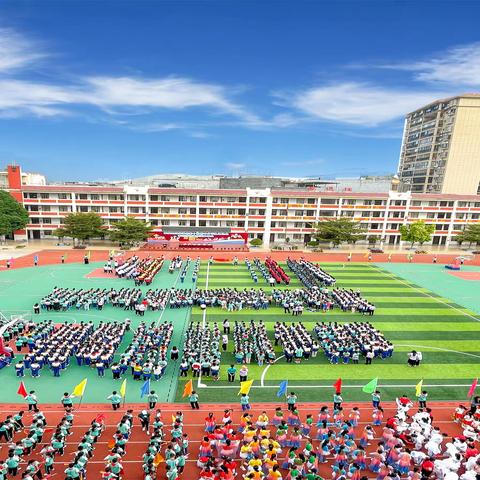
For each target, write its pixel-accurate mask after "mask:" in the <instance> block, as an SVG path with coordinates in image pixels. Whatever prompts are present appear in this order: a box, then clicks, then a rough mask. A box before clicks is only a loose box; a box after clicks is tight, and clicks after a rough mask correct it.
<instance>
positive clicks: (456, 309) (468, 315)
mask: <svg viewBox="0 0 480 480" xmlns="http://www.w3.org/2000/svg"><path fill="white" fill-rule="evenodd" d="M370 267H371V268H372V269H374V268H376V269H377V270H380V271H381V272H382V273H383V274H384V275H387V276H389V277H392V278H393V279H395V280H397V281H398V282H400V283H403V284H404V285H407V286H408V287H410V288H411V289H412V290H416V291H417V292H420V293H422V294H423V295H425V296H426V297H430V298H433V299H434V300H436V301H437V302H439V303H443V304H444V305H446V306H447V307H449V308H451V309H453V310H455V311H457V312H460V313H461V314H462V315H465V316H466V317H470V318H473V320H475V321H476V322H480V318H478V317H475V316H474V315H470V314H469V313H467V312H464V311H463V310H460V309H459V308H457V307H454V306H452V305H450V304H449V303H447V302H444V301H443V300H441V299H439V298H437V297H434V296H433V295H430V294H429V293H427V292H424V291H422V288H418V287H414V286H413V285H411V284H409V283H407V282H406V281H404V280H401V279H400V278H398V277H396V276H395V275H394V274H393V273H390V272H387V271H384V270H382V269H381V268H380V267H378V266H376V265H370Z"/></svg>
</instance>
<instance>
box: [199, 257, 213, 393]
mask: <svg viewBox="0 0 480 480" xmlns="http://www.w3.org/2000/svg"><path fill="white" fill-rule="evenodd" d="M209 276H210V261H208V263H207V274H206V278H205V290H208V278H209ZM197 282H198V279H197ZM206 324H207V309H206V308H205V310H204V311H203V316H202V329H204V328H205V326H206ZM197 388H207V385H205V384H204V383H202V371H201V370H200V375H199V376H198V382H197Z"/></svg>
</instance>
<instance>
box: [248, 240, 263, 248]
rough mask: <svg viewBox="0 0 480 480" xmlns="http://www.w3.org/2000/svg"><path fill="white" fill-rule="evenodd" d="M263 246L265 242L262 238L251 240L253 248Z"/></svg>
mask: <svg viewBox="0 0 480 480" xmlns="http://www.w3.org/2000/svg"><path fill="white" fill-rule="evenodd" d="M262 244H263V241H262V239H261V238H252V239H251V240H250V245H251V246H252V247H260V246H261V245H262Z"/></svg>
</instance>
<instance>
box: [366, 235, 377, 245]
mask: <svg viewBox="0 0 480 480" xmlns="http://www.w3.org/2000/svg"><path fill="white" fill-rule="evenodd" d="M367 240H368V243H369V244H370V245H375V244H376V243H377V242H378V236H377V235H369V236H368V237H367Z"/></svg>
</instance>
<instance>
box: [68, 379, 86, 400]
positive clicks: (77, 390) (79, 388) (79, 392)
mask: <svg viewBox="0 0 480 480" xmlns="http://www.w3.org/2000/svg"><path fill="white" fill-rule="evenodd" d="M87 381H88V378H84V379H83V380H82V381H81V382H80V383H79V384H78V385H76V386H75V387H74V389H73V392H72V395H75V396H76V397H83V394H84V393H85V387H86V386H87Z"/></svg>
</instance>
